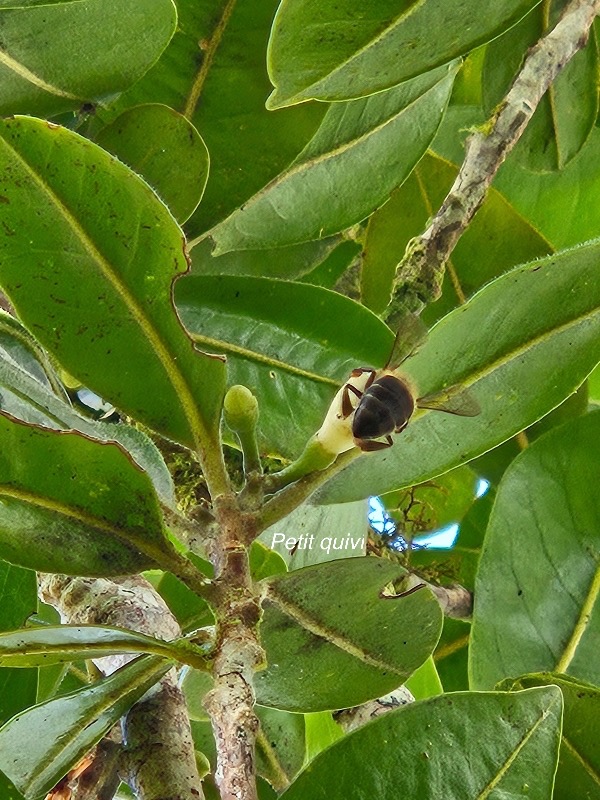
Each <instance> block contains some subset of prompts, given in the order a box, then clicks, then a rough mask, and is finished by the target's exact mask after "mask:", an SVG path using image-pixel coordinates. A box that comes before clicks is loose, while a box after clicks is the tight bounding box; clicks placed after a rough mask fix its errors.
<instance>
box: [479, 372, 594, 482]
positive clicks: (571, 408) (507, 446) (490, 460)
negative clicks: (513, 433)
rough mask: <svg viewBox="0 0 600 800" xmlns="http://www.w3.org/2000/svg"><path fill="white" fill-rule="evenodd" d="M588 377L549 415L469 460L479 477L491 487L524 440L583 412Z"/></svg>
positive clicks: (586, 398) (584, 409) (512, 459)
mask: <svg viewBox="0 0 600 800" xmlns="http://www.w3.org/2000/svg"><path fill="white" fill-rule="evenodd" d="M588 383H589V378H588V380H586V381H584V382H583V383H582V384H581V386H580V387H579V389H578V390H577V391H576V392H575V393H574V394H572V395H570V397H567V399H566V400H565V401H564V402H563V403H561V404H560V405H559V406H557V407H556V408H554V409H552V411H551V412H550V413H549V414H546V416H544V417H542V418H541V419H540V420H539V421H538V422H535V423H534V424H533V425H530V426H529V427H528V428H526V429H525V430H524V431H523V435H520V436H519V437H518V438H517V437H514V438H512V439H509V440H508V441H506V442H504V443H503V444H501V445H499V446H498V447H495V448H494V449H493V450H489V451H488V452H487V453H484V454H483V455H482V456H479V458H476V459H475V460H474V461H473V462H472V467H473V469H474V470H475V472H477V474H478V475H480V476H481V477H482V478H485V479H486V480H487V481H489V482H490V483H491V484H492V485H493V486H498V484H499V483H500V480H501V479H502V475H503V474H504V472H505V471H506V469H507V468H508V467H509V465H510V464H511V462H512V461H514V459H515V458H516V457H517V456H518V455H519V453H520V452H521V450H522V449H523V447H524V446H526V445H527V443H531V442H533V441H535V440H536V439H539V437H540V436H542V435H543V434H544V433H547V432H548V431H549V430H551V429H552V428H555V427H556V426H557V425H562V424H563V423H564V422H568V420H570V419H574V418H575V417H579V416H581V415H582V414H586V413H587V410H588Z"/></svg>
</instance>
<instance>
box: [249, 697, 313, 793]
mask: <svg viewBox="0 0 600 800" xmlns="http://www.w3.org/2000/svg"><path fill="white" fill-rule="evenodd" d="M256 713H257V716H258V718H259V720H260V729H259V733H258V738H257V742H256V768H257V771H258V774H259V775H262V777H263V778H266V780H268V781H269V783H271V784H272V786H274V787H275V788H276V789H279V790H280V791H281V789H285V788H286V787H287V785H288V784H289V783H290V782H291V780H292V779H293V778H294V777H295V775H296V774H297V773H298V772H299V771H300V769H301V768H302V766H303V764H304V753H305V749H306V743H305V730H304V716H303V715H302V714H290V713H289V712H287V711H280V710H279V709H277V708H265V707H263V706H258V707H257V709H256Z"/></svg>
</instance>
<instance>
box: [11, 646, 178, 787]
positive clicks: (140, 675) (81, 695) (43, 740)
mask: <svg viewBox="0 0 600 800" xmlns="http://www.w3.org/2000/svg"><path fill="white" fill-rule="evenodd" d="M170 668H171V663H170V662H169V661H166V660H165V659H163V658H158V657H156V656H147V657H142V658H139V659H137V660H136V661H134V662H133V663H131V664H127V665H126V666H125V667H122V668H121V669H119V670H118V671H117V672H114V673H113V674H112V675H110V676H109V677H108V678H104V679H103V680H101V681H98V683H95V684H93V685H92V686H88V687H86V688H84V689H81V690H79V691H77V692H73V693H72V694H69V695H65V696H63V697H58V698H56V699H54V700H49V701H48V702H46V703H42V704H41V705H38V706H34V707H33V708H31V709H29V710H27V711H24V712H23V713H22V714H19V715H18V716H16V717H14V718H13V719H12V720H10V722H8V723H7V724H6V725H5V726H4V727H3V728H2V729H0V769H1V770H2V771H3V772H4V773H5V774H6V775H7V776H8V777H9V778H10V780H11V781H12V782H13V783H14V784H15V786H16V787H17V788H18V789H19V791H20V792H22V793H23V795H24V796H25V798H26V800H38V798H39V797H40V795H43V794H44V793H45V792H49V791H50V789H52V788H53V786H55V784H56V783H57V782H58V781H59V780H60V779H61V778H62V777H63V776H64V775H65V774H66V773H67V772H68V771H69V770H70V769H71V767H72V766H73V765H74V764H76V763H77V762H78V761H79V759H80V758H82V757H83V756H84V755H85V754H86V753H87V752H88V750H90V749H91V748H92V747H93V746H94V745H95V744H96V742H98V741H99V740H100V739H101V738H102V737H103V736H104V734H105V733H107V732H108V731H109V730H110V729H111V728H112V726H113V725H114V724H115V722H116V721H117V720H118V719H119V718H120V717H122V716H123V714H125V713H126V712H127V711H128V709H129V708H130V707H131V706H132V705H133V703H135V702H136V701H137V700H139V698H140V697H142V695H143V694H145V692H146V691H147V690H148V689H149V688H150V687H151V686H153V685H154V684H155V683H156V681H158V680H159V679H160V678H161V677H162V676H163V675H164V674H165V673H166V672H167V671H168V670H169V669H170Z"/></svg>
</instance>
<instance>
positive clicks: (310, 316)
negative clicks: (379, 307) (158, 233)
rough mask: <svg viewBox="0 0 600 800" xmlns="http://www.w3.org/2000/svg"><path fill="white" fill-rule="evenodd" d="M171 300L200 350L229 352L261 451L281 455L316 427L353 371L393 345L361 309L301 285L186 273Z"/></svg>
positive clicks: (293, 450)
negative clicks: (251, 406) (254, 416)
mask: <svg viewBox="0 0 600 800" xmlns="http://www.w3.org/2000/svg"><path fill="white" fill-rule="evenodd" d="M175 302H176V305H177V310H178V312H179V314H180V316H181V319H182V321H183V323H184V325H185V326H186V328H187V330H188V331H189V333H190V335H191V336H192V339H193V340H194V342H196V344H197V346H198V347H199V348H200V349H203V350H204V349H206V350H208V351H210V352H213V353H214V352H217V353H219V352H220V353H225V354H226V355H227V375H228V382H229V385H234V384H238V383H239V384H243V385H244V386H247V387H248V388H249V389H250V390H251V391H252V392H253V394H254V395H255V396H256V397H257V398H258V402H259V411H260V417H259V444H260V447H261V449H262V450H264V451H266V452H271V453H273V452H275V453H279V454H281V455H284V456H286V457H293V456H296V455H298V453H299V452H300V450H301V449H302V448H303V446H304V444H305V443H306V440H307V439H308V437H309V436H310V435H311V434H312V433H314V432H315V431H316V430H317V429H318V428H319V427H320V425H321V423H322V421H323V418H324V416H325V413H326V411H327V408H328V407H329V404H330V403H331V401H332V399H333V397H334V395H335V393H336V391H337V390H338V388H339V386H340V384H341V383H342V382H343V381H344V380H345V378H346V377H347V376H348V374H349V373H350V371H351V370H352V369H353V368H354V367H356V366H357V365H360V364H361V363H363V362H365V361H366V362H372V361H373V360H380V361H381V363H383V362H384V361H385V360H386V358H387V354H388V353H389V351H390V348H391V346H392V341H393V337H392V334H391V332H390V330H389V328H388V327H387V326H386V325H384V324H383V322H381V320H379V319H378V318H377V317H375V316H374V315H373V314H372V313H371V312H369V311H367V310H366V309H365V308H363V307H362V306H360V305H358V304H357V303H355V302H353V301H352V300H349V299H348V298H347V297H342V296H341V295H339V294H337V293H335V292H331V291H327V290H326V289H321V288H319V287H316V286H309V285H307V284H303V283H292V282H288V281H275V280H270V279H267V278H250V277H236V276H233V275H231V276H229V275H224V276H190V277H187V278H185V279H184V280H181V281H178V283H177V284H176V286H175ZM355 331H360V332H361V333H360V336H357V335H356V334H355Z"/></svg>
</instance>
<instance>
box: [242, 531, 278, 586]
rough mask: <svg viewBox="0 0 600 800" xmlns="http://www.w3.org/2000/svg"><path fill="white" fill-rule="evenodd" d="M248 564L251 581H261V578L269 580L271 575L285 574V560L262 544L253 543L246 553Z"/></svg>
mask: <svg viewBox="0 0 600 800" xmlns="http://www.w3.org/2000/svg"><path fill="white" fill-rule="evenodd" d="M248 561H249V562H250V572H251V573H252V580H254V581H261V580H263V578H270V577H271V576H272V575H282V574H284V573H285V572H287V565H286V563H285V560H284V559H283V558H282V557H281V556H280V555H279V553H275V552H274V551H273V550H271V549H269V548H268V547H266V546H265V545H264V544H263V543H262V542H259V541H254V542H252V544H251V546H250V550H249V553H248Z"/></svg>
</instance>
